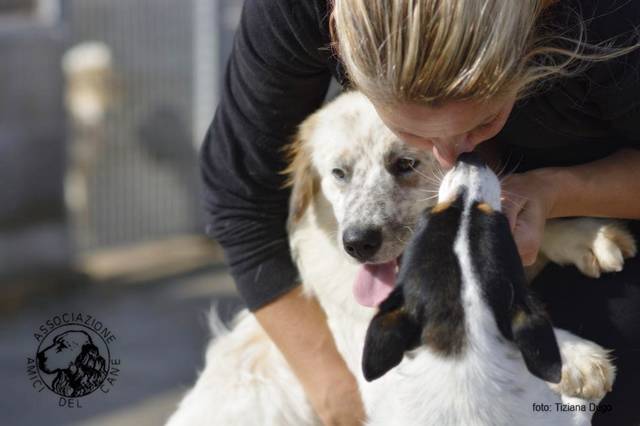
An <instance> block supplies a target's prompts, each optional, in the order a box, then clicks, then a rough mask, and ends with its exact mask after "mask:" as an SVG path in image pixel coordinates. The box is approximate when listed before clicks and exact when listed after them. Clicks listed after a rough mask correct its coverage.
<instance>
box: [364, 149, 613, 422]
mask: <svg viewBox="0 0 640 426" xmlns="http://www.w3.org/2000/svg"><path fill="white" fill-rule="evenodd" d="M500 195H501V191H500V182H499V181H498V178H497V177H496V175H495V174H494V173H493V172H492V171H491V170H490V169H489V168H488V167H487V166H486V165H485V164H484V163H483V162H482V161H481V160H480V159H479V157H478V156H476V155H475V154H463V155H462V156H461V157H460V159H459V160H458V162H457V164H456V166H455V167H454V168H453V169H452V170H451V171H450V172H449V173H447V175H446V176H445V177H444V179H443V181H442V185H441V187H440V192H439V196H438V204H437V205H435V206H434V207H432V208H430V209H427V210H426V211H425V212H424V214H423V217H422V218H421V220H420V223H419V224H418V226H417V227H416V230H415V233H414V236H413V238H412V240H411V242H410V243H409V244H408V246H407V248H406V250H405V253H404V256H403V258H402V265H401V267H400V272H399V276H398V283H397V285H396V287H395V289H394V290H393V292H392V293H391V295H390V296H389V297H388V298H387V299H386V300H385V301H384V302H382V304H381V305H380V308H379V311H378V313H377V314H376V315H375V317H374V318H373V320H372V322H371V324H370V326H369V329H368V332H367V337H366V342H365V347H364V355H363V361H362V366H363V372H364V376H365V378H367V379H368V380H373V379H377V378H379V377H380V376H382V375H383V374H385V373H387V372H388V371H389V370H390V369H392V368H393V367H395V366H396V365H398V364H400V362H401V361H402V359H403V356H404V354H405V353H406V352H409V351H412V350H413V352H412V353H411V355H410V356H408V359H407V360H406V361H405V362H403V364H402V365H401V367H399V368H397V369H396V370H394V371H393V372H392V373H390V375H391V376H392V377H390V378H389V379H388V380H387V382H386V386H387V387H388V389H390V390H389V391H388V392H386V393H385V394H380V395H379V398H378V400H377V401H375V403H374V404H372V411H371V412H370V422H369V424H370V425H403V426H405V425H416V426H417V425H422V426H424V425H434V426H436V425H437V426H442V425H468V426H472V425H478V426H480V425H487V426H489V425H493V426H497V425H505V426H507V425H522V426H527V425H588V424H590V420H591V416H592V414H593V410H594V409H595V406H596V403H597V402H598V401H597V398H596V400H595V401H594V400H591V401H589V400H587V399H585V398H584V396H583V398H573V397H569V396H567V395H562V394H560V393H559V392H557V391H556V390H555V389H552V387H550V386H549V383H552V384H553V383H555V384H557V383H560V381H561V377H562V359H561V355H560V350H559V348H558V342H557V339H556V336H557V337H558V340H560V339H563V340H565V341H567V340H568V339H569V340H570V339H572V337H571V336H570V335H568V334H567V333H566V332H563V331H561V330H556V331H555V333H554V330H553V328H552V326H551V323H550V322H549V320H548V319H547V317H546V316H545V313H544V311H543V309H542V308H541V307H540V306H539V304H538V303H537V302H536V300H535V298H534V297H533V296H532V294H531V292H530V289H529V288H528V286H527V283H526V280H525V274H524V270H523V267H522V263H521V260H520V257H519V256H518V251H517V249H516V246H515V243H514V241H513V238H512V235H511V230H510V228H509V223H508V221H507V219H506V216H504V215H503V214H502V213H501V211H500V210H501V202H500ZM432 253H438V256H433V255H432ZM594 373H595V374H605V372H604V371H602V372H597V371H594ZM609 374H610V372H609ZM547 382H548V383H547ZM534 404H541V405H542V406H545V407H551V410H550V411H542V410H536V409H535V407H534ZM563 404H565V405H570V406H572V407H575V410H571V411H563V410H562V407H563Z"/></svg>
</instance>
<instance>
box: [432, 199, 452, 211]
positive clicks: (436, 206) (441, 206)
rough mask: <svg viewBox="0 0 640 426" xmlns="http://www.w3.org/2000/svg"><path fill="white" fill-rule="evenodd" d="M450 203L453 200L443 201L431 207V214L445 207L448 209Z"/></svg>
mask: <svg viewBox="0 0 640 426" xmlns="http://www.w3.org/2000/svg"><path fill="white" fill-rule="evenodd" d="M452 203H453V201H446V202H444V203H438V204H436V205H435V206H434V207H433V208H432V209H431V213H433V214H436V213H441V212H443V211H445V210H446V209H448V208H449V207H451V204H452Z"/></svg>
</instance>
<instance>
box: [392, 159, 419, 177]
mask: <svg viewBox="0 0 640 426" xmlns="http://www.w3.org/2000/svg"><path fill="white" fill-rule="evenodd" d="M418 163H420V162H419V161H418V160H416V159H415V158H411V157H402V158H398V159H397V160H396V161H395V163H393V164H392V165H391V170H390V171H391V174H393V175H395V176H403V175H406V174H409V173H412V172H413V171H414V170H415V168H416V167H418Z"/></svg>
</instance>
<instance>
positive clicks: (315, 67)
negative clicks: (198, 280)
mask: <svg viewBox="0 0 640 426" xmlns="http://www.w3.org/2000/svg"><path fill="white" fill-rule="evenodd" d="M327 5H328V3H327V2H325V1H321V0H316V1H298V0H246V1H245V2H244V7H243V13H242V18H241V22H240V27H239V28H238V31H237V33H236V37H235V40H234V47H233V51H232V53H231V57H230V59H229V64H228V67H227V71H226V74H225V79H224V84H223V86H222V97H221V101H220V104H219V106H218V110H217V112H216V116H215V119H214V122H213V124H212V126H211V128H210V131H209V133H208V135H207V137H206V140H205V143H204V145H203V147H202V149H201V155H200V165H201V170H202V176H203V180H204V188H203V194H204V205H205V209H206V212H207V215H208V216H207V231H208V233H209V235H211V236H212V237H214V238H215V239H216V240H217V241H218V242H219V243H220V244H221V245H222V246H223V248H224V250H225V255H226V260H227V263H228V264H229V267H230V269H231V273H232V275H233V277H234V279H235V282H236V285H237V287H238V291H239V293H240V294H241V296H242V297H243V299H244V301H245V302H246V303H247V306H248V307H249V309H250V310H252V311H253V312H254V313H255V314H256V316H257V318H258V320H259V321H260V323H261V324H262V326H263V327H264V329H265V330H266V331H267V333H268V334H269V335H270V336H271V338H272V339H273V341H274V342H275V343H276V345H277V346H278V347H279V349H280V350H281V352H282V353H283V354H284V356H285V358H286V359H287V361H288V362H289V364H290V365H291V367H292V369H293V371H294V373H295V374H296V376H297V377H298V378H299V380H300V382H301V383H302V384H303V386H304V389H305V391H306V393H307V396H308V398H309V400H310V401H311V404H312V405H313V407H314V409H315V410H316V412H317V413H318V414H319V415H320V417H321V418H322V419H323V420H324V421H325V423H327V424H340V425H353V424H358V422H359V420H360V419H361V418H362V403H361V402H360V395H359V393H358V389H357V386H356V384H355V379H354V378H353V376H352V375H351V373H350V372H349V370H348V369H347V368H346V366H345V364H344V361H342V359H341V357H340V354H339V353H338V351H337V349H336V347H335V344H334V343H333V340H332V337H331V333H330V332H329V329H328V326H327V324H326V320H325V318H324V314H323V312H322V310H321V308H320V306H319V305H318V303H317V302H316V301H314V300H307V299H304V298H302V297H301V296H300V289H299V288H296V286H297V285H298V278H297V271H296V269H295V266H294V264H293V262H292V260H291V255H290V252H289V244H288V242H287V233H286V220H287V214H288V198H289V191H287V190H284V189H282V184H283V183H284V177H283V176H282V175H281V174H280V171H282V170H284V168H285V166H286V164H285V162H284V156H283V153H282V151H283V149H282V148H283V147H284V146H285V144H287V143H288V142H289V141H290V140H291V137H292V135H293V134H294V133H295V131H296V128H297V126H298V125H299V124H300V123H301V122H302V120H304V118H306V116H307V115H309V114H310V113H312V112H313V111H314V110H315V109H317V108H318V107H319V106H320V105H321V104H322V101H323V99H324V97H325V94H326V90H327V87H328V85H329V80H330V77H331V76H330V72H329V69H328V68H327V67H328V62H327V61H328V59H329V56H330V54H331V52H330V50H329V49H327V48H326V44H327V43H328V41H329V38H328V31H327V35H326V36H325V35H323V34H322V32H321V20H322V19H325V17H326V16H327V11H326V8H327ZM292 289H293V290H292Z"/></svg>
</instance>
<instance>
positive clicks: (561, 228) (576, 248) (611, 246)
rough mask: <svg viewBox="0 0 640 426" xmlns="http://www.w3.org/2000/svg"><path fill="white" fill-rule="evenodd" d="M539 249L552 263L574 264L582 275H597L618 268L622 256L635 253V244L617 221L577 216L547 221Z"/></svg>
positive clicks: (621, 263)
mask: <svg viewBox="0 0 640 426" xmlns="http://www.w3.org/2000/svg"><path fill="white" fill-rule="evenodd" d="M542 251H543V252H544V254H545V255H546V256H547V257H548V258H549V259H550V260H551V261H553V262H555V263H558V264H562V265H565V264H572V265H575V266H576V267H577V268H578V269H579V270H580V271H581V272H582V273H583V274H585V275H587V276H589V277H593V278H598V277H599V276H600V274H602V273H603V272H618V271H621V270H622V267H623V266H624V259H625V258H628V257H633V256H635V254H636V252H637V247H636V242H635V240H634V238H633V236H632V235H631V233H630V232H629V231H628V230H627V229H626V228H625V227H624V225H623V224H622V223H620V222H617V221H615V220H609V219H594V218H577V219H569V220H553V221H549V222H548V223H547V227H546V228H545V235H544V241H543V245H542Z"/></svg>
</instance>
